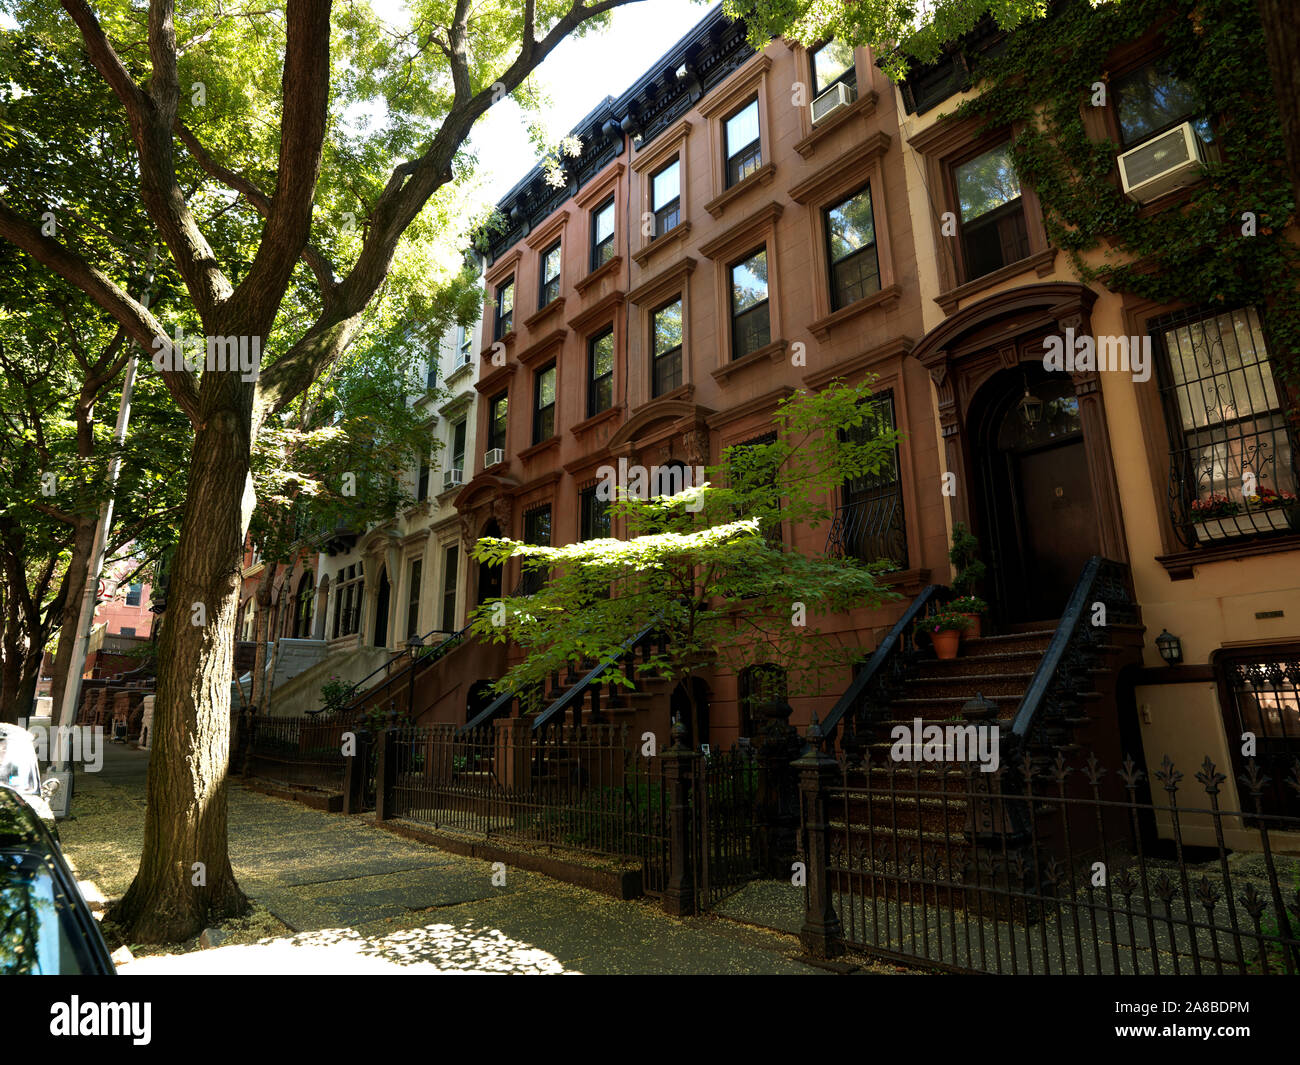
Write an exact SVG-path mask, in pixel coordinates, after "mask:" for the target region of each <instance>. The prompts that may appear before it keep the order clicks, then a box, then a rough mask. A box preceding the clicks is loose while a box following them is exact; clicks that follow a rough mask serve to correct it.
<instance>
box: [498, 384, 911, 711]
mask: <svg viewBox="0 0 1300 1065" xmlns="http://www.w3.org/2000/svg"><path fill="white" fill-rule="evenodd" d="M869 397H870V388H869V386H868V385H867V384H863V385H859V386H856V387H851V386H847V385H845V384H843V383H842V382H835V383H833V384H831V385H830V386H828V387H827V388H826V389H825V390H824V391H822V392H820V393H816V394H809V393H797V394H795V395H793V396H791V397H790V398H789V399H787V400H786V401H784V402H783V403H782V404H781V405H780V407H779V408H778V409H777V411H776V412H775V413H774V415H773V422H774V424H775V425H776V427H777V435H776V437H775V439H774V440H773V441H772V442H770V443H760V444H754V445H749V446H743V447H733V448H729V449H728V451H727V453H726V454H725V455H724V456H723V461H722V463H720V464H719V465H718V466H715V467H710V468H709V469H708V470H706V471H704V472H705V480H704V482H703V483H702V484H695V485H693V486H692V487H690V488H687V489H685V490H682V491H680V492H677V493H676V494H675V495H671V496H670V495H656V496H649V495H645V496H643V495H639V494H637V493H636V492H634V491H630V490H629V485H628V484H618V483H614V484H612V486H611V487H612V488H613V490H614V493H615V498H614V499H613V501H612V502H611V504H610V510H611V514H612V515H613V519H614V527H615V528H619V527H622V528H623V529H624V530H625V538H624V539H602V540H589V541H586V542H581V543H574V544H566V545H563V546H559V547H550V546H537V545H529V544H523V543H518V542H515V541H512V540H506V539H485V540H480V541H479V542H478V543H477V545H476V546H475V548H474V551H473V557H474V558H475V559H476V560H477V561H479V562H482V563H485V564H487V565H490V566H504V565H506V564H507V563H508V562H509V561H510V560H512V559H516V558H517V559H519V560H520V566H521V569H522V572H524V573H536V574H540V575H542V576H544V577H548V579H547V580H546V583H545V584H543V585H542V586H541V588H540V590H539V591H537V592H536V594H533V595H519V594H516V595H512V596H507V597H505V598H503V599H501V600H495V601H491V602H488V603H485V604H483V605H482V606H480V608H479V609H478V610H477V611H476V613H475V615H474V620H473V624H474V631H475V632H476V633H477V634H478V635H480V636H481V637H484V638H486V639H490V640H494V641H498V642H501V641H505V640H512V641H515V642H516V643H518V644H519V645H520V646H521V647H523V648H524V650H525V652H526V658H525V659H524V661H522V662H521V663H519V664H518V665H517V666H516V667H515V668H513V669H512V670H511V671H510V672H509V673H508V674H507V675H506V676H505V677H504V678H503V679H502V681H501V682H500V683H499V684H498V690H503V691H504V690H512V691H524V690H526V689H528V688H529V687H530V686H532V685H535V684H537V683H540V682H541V681H543V680H544V679H545V678H546V677H547V676H548V675H549V674H550V673H551V672H553V671H555V670H557V669H560V668H564V667H566V666H568V665H569V664H570V663H577V664H579V665H581V664H582V663H584V662H586V661H588V660H594V661H613V659H614V658H616V657H617V655H618V654H619V650H620V648H621V647H622V646H623V644H624V643H625V641H626V640H627V639H628V638H629V637H630V636H631V635H633V634H634V633H636V632H639V631H640V630H641V629H643V628H645V627H646V625H648V624H649V623H650V622H651V621H654V620H655V619H658V622H657V624H658V626H659V628H660V629H661V630H662V632H663V633H664V635H665V638H666V641H667V646H666V649H665V651H664V652H663V654H662V655H660V656H657V657H656V658H655V659H653V660H652V662H651V663H650V664H648V665H647V666H645V667H643V668H644V669H645V670H647V671H648V672H651V673H654V674H656V675H659V676H664V677H668V678H670V679H680V678H681V677H683V676H686V675H688V674H689V673H690V671H691V670H692V669H693V668H694V666H695V664H697V663H698V662H699V661H700V660H701V657H702V656H703V657H704V658H707V659H709V660H712V661H715V662H717V663H719V664H725V665H727V666H730V667H734V668H737V669H739V668H743V667H744V666H745V665H749V664H753V663H756V662H773V663H776V664H779V665H782V666H783V667H784V668H787V669H789V670H791V671H793V672H794V673H795V674H796V676H797V678H799V679H798V681H797V682H796V686H797V684H798V683H803V684H805V685H809V686H812V687H816V686H817V685H818V684H820V683H822V682H823V681H824V680H825V677H824V676H823V670H824V669H826V668H828V667H832V666H837V665H842V664H843V662H844V661H845V660H846V659H847V658H848V657H851V655H852V652H851V651H846V650H844V649H841V648H840V647H839V646H838V645H837V644H835V643H834V642H833V641H828V640H825V639H821V638H819V637H818V630H817V628H816V626H815V625H814V624H813V623H812V619H814V618H815V616H830V615H834V614H837V613H840V612H842V611H845V610H851V609H858V608H870V607H873V606H876V605H878V604H879V603H881V602H883V601H885V600H886V599H889V598H892V597H893V593H892V592H891V591H889V590H888V589H887V588H886V587H885V586H884V585H883V584H882V582H881V581H880V579H879V577H878V576H877V573H878V571H879V569H880V567H878V566H870V565H865V564H864V563H862V562H860V561H858V560H856V559H852V558H831V557H828V556H827V555H826V554H825V553H824V551H822V550H820V549H819V547H811V549H810V544H809V541H808V540H807V539H806V537H807V533H808V530H810V529H813V528H815V527H816V526H817V525H818V524H820V523H822V522H824V521H826V520H827V519H828V518H829V516H830V508H831V506H832V505H833V503H834V497H835V493H836V490H837V489H838V487H839V485H840V484H841V483H843V482H844V481H845V480H849V479H852V478H855V477H860V476H863V475H865V474H867V473H870V472H876V471H878V470H879V469H881V468H882V466H883V465H884V464H885V463H888V462H891V461H892V460H893V454H894V449H895V447H896V443H897V434H896V433H895V432H894V431H893V430H892V429H890V428H886V427H884V426H881V425H870V424H868V423H869V422H870V421H871V419H872V417H873V415H872V413H871V411H872V407H871V406H870V405H869V404H868V403H867V400H868V399H869ZM864 426H865V427H866V431H865V432H862V431H858V432H855V430H862V429H863V427H864ZM608 473H609V474H610V475H611V476H612V475H613V473H614V471H612V470H610V471H608ZM630 480H631V478H629V481H630ZM653 482H654V478H653V477H651V478H649V483H653ZM786 530H789V535H791V536H792V537H793V538H796V540H801V541H802V543H800V544H799V546H798V548H797V549H796V548H795V547H794V546H792V545H791V544H790V543H789V542H788V541H787V540H786V539H784V538H783V536H784V535H785V534H786ZM822 542H823V543H824V541H822ZM812 543H813V544H816V543H817V541H816V540H813V541H812Z"/></svg>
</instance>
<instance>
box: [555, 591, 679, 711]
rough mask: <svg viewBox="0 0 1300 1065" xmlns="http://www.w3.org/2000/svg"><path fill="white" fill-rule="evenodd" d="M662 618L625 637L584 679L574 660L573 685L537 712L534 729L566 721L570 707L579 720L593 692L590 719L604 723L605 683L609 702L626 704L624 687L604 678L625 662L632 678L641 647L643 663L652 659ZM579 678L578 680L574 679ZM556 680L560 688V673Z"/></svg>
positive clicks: (572, 670)
mask: <svg viewBox="0 0 1300 1065" xmlns="http://www.w3.org/2000/svg"><path fill="white" fill-rule="evenodd" d="M660 620H661V618H660V617H658V616H656V617H655V619H654V620H653V621H651V622H650V624H648V625H647V626H646V627H645V628H644V629H642V630H641V631H640V632H638V633H637V634H636V635H635V636H631V637H629V638H628V639H627V640H626V641H624V643H623V645H622V646H621V647H620V648H619V649H618V652H617V653H616V654H615V655H614V656H613V657H611V658H610V659H609V660H608V661H604V662H599V663H597V664H596V665H595V666H594V667H593V668H592V669H591V670H589V671H588V673H587V674H586V676H584V677H583V678H582V679H581V680H578V679H577V675H576V672H575V671H574V668H573V663H570V664H569V680H570V682H571V683H572V686H571V687H570V688H569V689H568V690H567V691H565V692H564V694H563V695H561V696H560V697H559V698H558V699H556V700H555V701H554V702H552V703H551V704H550V706H548V707H547V708H546V709H545V710H543V711H542V712H541V713H539V714H538V715H537V717H536V718H535V719H534V720H533V731H534V732H536V731H538V730H540V729H544V728H546V727H547V726H548V725H550V724H551V723H552V722H554V723H556V724H561V723H563V721H564V715H565V713H566V712H567V711H568V710H570V709H572V710H573V714H574V724H578V723H579V721H578V718H579V717H580V716H581V714H582V706H583V702H584V701H585V700H586V699H587V697H588V696H589V695H590V697H591V714H590V720H591V721H592V722H593V723H601V722H600V703H601V689H602V687H603V688H604V689H606V691H607V693H608V696H609V702H608V704H607V705H608V706H611V707H616V706H622V705H623V694H622V693H623V691H624V687H623V686H622V685H620V684H617V683H615V682H614V681H606V682H604V683H603V684H602V678H603V677H604V676H605V674H606V673H608V672H609V671H610V670H611V669H614V668H615V667H617V666H620V665H621V666H622V667H623V669H624V671H625V674H626V676H627V679H628V680H632V679H633V677H634V675H635V673H636V665H637V663H636V658H637V651H638V650H639V651H640V653H641V661H642V662H643V663H644V662H647V661H649V659H650V655H651V654H652V652H653V646H652V645H653V643H654V632H655V629H656V628H657V627H658V626H659V623H660ZM659 647H660V650H662V649H663V644H662V641H661V642H660V645H659ZM575 681H576V683H573V682H575ZM552 682H553V684H554V686H555V687H556V688H558V687H559V678H558V677H553V678H552Z"/></svg>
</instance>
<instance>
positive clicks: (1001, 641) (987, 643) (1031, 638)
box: [960, 629, 1056, 658]
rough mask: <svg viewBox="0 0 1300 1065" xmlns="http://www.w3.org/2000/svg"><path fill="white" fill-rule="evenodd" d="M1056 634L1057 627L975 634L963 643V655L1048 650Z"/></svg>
mask: <svg viewBox="0 0 1300 1065" xmlns="http://www.w3.org/2000/svg"><path fill="white" fill-rule="evenodd" d="M1055 635H1056V630H1055V629H1038V630H1036V631H1034V632H1008V633H1003V634H1002V635H1001V636H973V637H970V638H968V639H965V640H963V641H962V643H961V652H960V653H961V655H962V656H965V657H966V658H979V657H981V656H983V655H986V654H998V653H1000V652H1003V651H1040V652H1041V651H1046V650H1047V645H1048V644H1050V643H1051V642H1052V637H1053V636H1055Z"/></svg>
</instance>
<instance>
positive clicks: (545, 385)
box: [533, 363, 555, 444]
mask: <svg viewBox="0 0 1300 1065" xmlns="http://www.w3.org/2000/svg"><path fill="white" fill-rule="evenodd" d="M554 435H555V363H551V365H550V366H547V367H546V368H545V369H543V370H538V371H537V375H536V377H534V378H533V443H534V444H540V443H541V442H542V441H543V440H549V439H550V438H551V437H553V436H554Z"/></svg>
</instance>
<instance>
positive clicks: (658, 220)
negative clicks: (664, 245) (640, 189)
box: [650, 159, 682, 237]
mask: <svg viewBox="0 0 1300 1065" xmlns="http://www.w3.org/2000/svg"><path fill="white" fill-rule="evenodd" d="M681 192H682V190H681V160H679V159H674V160H673V161H672V162H671V163H669V164H668V165H667V166H665V167H662V168H660V169H659V170H657V171H656V172H655V173H654V174H653V175H652V176H651V178H650V210H652V211H653V212H654V215H655V231H654V235H655V236H656V237H662V236H663V235H664V234H665V233H667V232H668V231H669V230H670V229H674V228H676V226H677V223H678V222H680V221H681V220H682V198H681Z"/></svg>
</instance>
